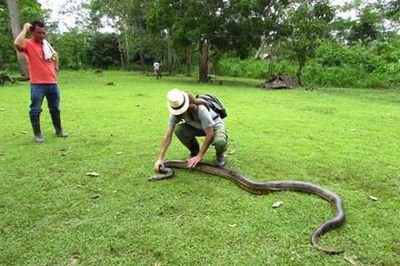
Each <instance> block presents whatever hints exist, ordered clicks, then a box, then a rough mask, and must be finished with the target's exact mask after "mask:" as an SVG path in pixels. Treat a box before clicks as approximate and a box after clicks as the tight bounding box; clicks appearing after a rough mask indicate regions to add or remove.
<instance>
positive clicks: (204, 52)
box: [199, 39, 209, 82]
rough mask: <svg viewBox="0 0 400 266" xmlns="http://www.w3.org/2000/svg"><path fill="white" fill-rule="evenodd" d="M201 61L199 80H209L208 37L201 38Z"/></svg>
mask: <svg viewBox="0 0 400 266" xmlns="http://www.w3.org/2000/svg"><path fill="white" fill-rule="evenodd" d="M199 46H200V47H199V50H200V62H199V82H208V47H209V43H208V41H207V39H204V40H201V41H200V44H199Z"/></svg>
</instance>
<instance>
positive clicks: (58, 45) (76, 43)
mask: <svg viewBox="0 0 400 266" xmlns="http://www.w3.org/2000/svg"><path fill="white" fill-rule="evenodd" d="M87 39H88V36H87V34H86V33H84V32H82V31H80V30H79V29H78V28H74V29H70V30H69V31H68V32H64V33H60V34H51V35H50V41H51V42H52V44H53V46H54V48H55V49H56V51H57V53H58V55H59V65H60V68H61V69H75V70H78V69H81V68H82V67H85V66H88V65H89V64H88V60H87V55H86V54H87V52H88V50H89V47H88V43H87ZM97 41H99V42H100V41H101V40H100V39H99V40H97ZM104 41H107V40H104ZM99 46H100V44H97V47H99ZM95 60H100V59H98V58H96V59H95ZM91 64H92V66H93V67H97V66H99V65H101V64H102V63H101V62H97V63H95V62H93V61H92V62H91Z"/></svg>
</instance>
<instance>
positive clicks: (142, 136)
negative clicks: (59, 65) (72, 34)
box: [0, 71, 400, 266]
mask: <svg viewBox="0 0 400 266" xmlns="http://www.w3.org/2000/svg"><path fill="white" fill-rule="evenodd" d="M110 81H113V82H114V85H113V86H108V85H106V84H107V83H108V82H110ZM257 83H258V80H246V79H239V78H229V79H228V78H227V79H224V82H223V85H218V86H215V85H207V84H199V83H197V82H196V81H194V80H193V79H192V78H182V77H179V78H171V77H164V78H163V79H161V80H155V79H154V78H153V77H145V76H143V75H139V74H135V73H132V72H111V71H104V72H103V73H98V74H95V73H94V72H93V71H86V72H85V71H80V72H77V71H69V72H64V71H61V72H60V88H61V90H62V96H63V98H62V117H63V122H64V127H65V129H66V130H67V131H68V132H69V133H70V137H69V138H67V139H65V140H64V139H59V138H56V137H55V136H54V131H53V129H52V125H51V120H50V116H49V114H48V112H47V106H45V105H44V106H43V107H44V108H43V109H44V111H43V113H42V129H43V133H44V135H45V138H46V142H45V143H44V144H41V145H37V144H35V143H34V142H33V138H32V133H31V128H30V124H29V118H28V116H27V108H28V105H29V90H28V85H27V84H26V83H21V84H17V85H7V86H5V87H2V88H1V89H0V127H1V129H2V130H0V139H1V140H2V141H0V165H1V167H0V177H1V182H0V195H1V197H0V213H1V219H0V232H1V233H0V248H1V252H0V264H1V265H76V264H79V265H335V266H336V265H343V266H344V265H349V262H348V261H349V260H351V261H352V263H354V264H357V265H399V264H400V258H399V256H398V254H399V244H400V243H399V237H398V236H399V235H400V227H399V226H398V210H399V209H400V202H399V200H398V195H399V194H400V191H399V188H400V179H399V178H398V177H399V176H400V170H399V158H400V139H399V135H400V128H399V127H398V126H397V124H398V121H399V119H400V109H399V108H398V105H399V103H400V95H399V93H398V91H394V90H385V91H381V90H356V89H348V90H343V89H321V88H317V89H315V90H313V91H306V90H302V89H298V90H280V91H271V90H260V89H255V88H254V85H255V84H257ZM171 87H178V88H184V89H187V90H191V91H192V92H194V93H201V92H210V93H213V94H215V95H217V96H218V97H219V98H221V100H223V102H224V105H225V106H226V107H227V110H228V111H229V116H228V118H227V126H228V132H229V145H230V146H229V150H228V152H227V160H228V165H227V166H228V167H229V168H232V169H235V170H238V171H240V172H241V173H242V174H243V175H245V176H247V177H248V178H250V179H253V180H258V181H271V180H283V179H286V180H287V179H297V180H302V181H307V182H312V183H316V184H319V185H321V186H323V187H325V188H327V189H329V190H331V191H334V192H336V193H337V194H338V195H339V196H340V197H341V198H342V199H343V201H344V206H345V211H346V215H347V216H346V218H347V220H346V222H345V224H344V226H343V227H341V228H340V229H339V230H333V231H331V232H329V233H328V234H326V235H325V236H324V237H322V239H321V244H322V245H324V246H331V247H343V248H344V249H345V252H346V253H345V254H344V255H337V256H330V255H326V254H324V253H321V252H319V251H316V250H315V249H314V248H312V247H311V245H310V243H309V236H310V233H311V232H312V230H313V229H314V228H315V227H316V226H317V225H319V224H320V223H321V222H322V221H323V220H325V219H327V218H329V217H331V216H332V215H333V210H332V209H331V208H330V206H329V204H328V203H326V202H324V201H323V200H321V199H319V198H318V197H316V196H311V195H308V194H303V193H294V192H274V193H270V194H268V195H263V196H257V195H251V194H249V193H247V192H245V191H243V190H241V189H240V188H238V187H237V186H235V185H234V184H233V183H230V182H228V181H227V180H224V179H222V178H219V177H215V176H211V175H207V174H201V173H197V172H195V171H186V170H177V171H176V176H175V178H173V179H171V180H166V181H160V182H154V183H152V182H149V181H147V177H148V176H150V175H152V174H153V169H152V167H153V163H154V161H155V159H156V158H157V155H158V151H159V148H160V141H161V138H162V136H163V133H164V131H165V130H166V127H167V120H166V119H167V115H168V111H167V110H166V106H165V94H166V92H167V91H168V90H169V89H170V88H171ZM202 140H203V139H201V138H200V141H202ZM187 155H188V153H187V151H186V149H185V148H184V147H182V145H180V144H179V142H178V140H177V139H176V137H174V139H173V141H172V143H171V147H170V149H169V150H168V153H167V158H168V159H184V158H186V156H187ZM214 159H215V158H214V153H213V150H212V148H211V150H210V151H208V152H207V153H206V156H205V158H204V161H205V162H210V163H212V162H214ZM93 171H94V172H97V173H99V176H98V177H91V176H87V175H86V173H88V172H93ZM370 195H372V196H375V197H377V198H378V200H377V201H373V200H371V199H370V198H369V196H370ZM276 201H282V202H283V205H282V206H281V207H280V208H278V209H273V208H272V207H271V206H272V204H273V203H274V202H276ZM74 256H75V257H74ZM72 257H74V258H75V259H76V260H75V261H74V260H72Z"/></svg>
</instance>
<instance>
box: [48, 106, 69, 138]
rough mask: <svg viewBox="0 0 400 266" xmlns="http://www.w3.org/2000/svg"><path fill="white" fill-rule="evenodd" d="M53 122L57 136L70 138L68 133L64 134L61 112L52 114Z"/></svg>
mask: <svg viewBox="0 0 400 266" xmlns="http://www.w3.org/2000/svg"><path fill="white" fill-rule="evenodd" d="M51 120H52V121H53V126H54V129H55V130H56V136H57V137H60V138H66V137H68V133H66V132H64V131H63V129H62V126H61V117H60V112H58V113H51Z"/></svg>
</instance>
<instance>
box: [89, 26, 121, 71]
mask: <svg viewBox="0 0 400 266" xmlns="http://www.w3.org/2000/svg"><path fill="white" fill-rule="evenodd" d="M87 58H88V62H89V64H90V66H92V67H94V68H103V69H109V68H113V67H118V66H120V65H121V61H120V58H121V57H120V52H119V50H118V38H117V35H116V34H114V33H96V34H93V35H91V36H90V37H89V39H88V46H87Z"/></svg>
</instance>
